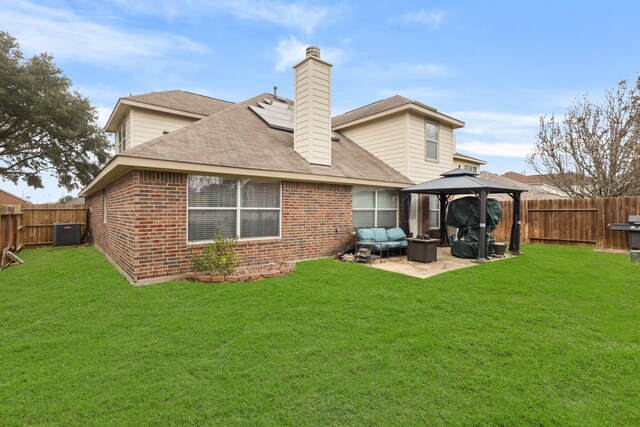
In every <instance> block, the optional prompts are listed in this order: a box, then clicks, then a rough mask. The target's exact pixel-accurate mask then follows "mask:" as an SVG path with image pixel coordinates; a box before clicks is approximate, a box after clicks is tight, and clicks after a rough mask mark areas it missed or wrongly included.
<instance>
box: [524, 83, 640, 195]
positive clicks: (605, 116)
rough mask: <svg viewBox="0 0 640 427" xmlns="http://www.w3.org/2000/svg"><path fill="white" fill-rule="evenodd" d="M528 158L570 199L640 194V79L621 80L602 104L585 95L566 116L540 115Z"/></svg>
mask: <svg viewBox="0 0 640 427" xmlns="http://www.w3.org/2000/svg"><path fill="white" fill-rule="evenodd" d="M527 162H528V163H529V164H530V165H531V166H532V167H533V169H534V170H535V171H536V172H538V173H541V174H549V175H548V181H549V184H551V185H553V186H555V187H556V188H558V189H560V190H562V191H563V192H564V193H566V194H567V195H569V196H570V197H574V198H581V197H616V196H628V195H637V194H640V78H638V81H637V82H636V84H635V85H633V84H632V85H629V84H628V83H627V82H626V81H622V82H620V84H619V85H618V87H617V88H616V89H614V90H608V91H607V92H606V95H605V98H604V101H603V102H602V103H601V104H597V103H593V102H591V101H589V100H588V99H587V97H586V96H585V97H583V98H581V99H580V100H578V101H577V102H576V103H575V104H574V105H573V106H571V107H570V108H569V109H568V111H567V113H566V115H565V117H564V119H561V120H558V119H556V117H555V116H553V115H552V116H551V117H550V118H547V117H546V116H545V117H542V118H540V131H539V133H538V138H537V142H536V145H535V149H534V151H533V153H532V154H531V155H529V156H528V157H527Z"/></svg>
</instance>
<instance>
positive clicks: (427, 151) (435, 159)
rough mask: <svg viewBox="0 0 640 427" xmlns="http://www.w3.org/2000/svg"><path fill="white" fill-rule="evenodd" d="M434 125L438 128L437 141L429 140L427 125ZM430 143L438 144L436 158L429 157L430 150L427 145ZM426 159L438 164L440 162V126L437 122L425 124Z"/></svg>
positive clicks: (426, 122) (426, 121) (427, 121)
mask: <svg viewBox="0 0 640 427" xmlns="http://www.w3.org/2000/svg"><path fill="white" fill-rule="evenodd" d="M430 124H431V125H434V126H435V127H436V139H435V140H433V139H429V133H428V132H427V125H430ZM429 142H435V143H436V157H435V158H431V157H429V155H428V153H429V150H428V149H427V144H428V143H429ZM424 158H425V160H427V161H429V162H437V161H439V160H440V125H439V124H438V123H436V122H431V121H429V120H425V122H424Z"/></svg>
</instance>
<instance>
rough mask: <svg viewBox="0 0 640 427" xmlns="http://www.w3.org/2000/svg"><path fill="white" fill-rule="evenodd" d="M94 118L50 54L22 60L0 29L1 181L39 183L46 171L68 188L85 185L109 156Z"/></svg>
mask: <svg viewBox="0 0 640 427" xmlns="http://www.w3.org/2000/svg"><path fill="white" fill-rule="evenodd" d="M96 120H97V114H96V110H95V108H94V107H93V106H92V105H91V103H90V102H89V100H88V99H87V98H85V97H83V96H82V95H80V94H79V93H78V92H76V91H71V80H69V79H68V78H67V77H65V76H64V75H63V74H62V70H60V69H59V68H57V67H56V66H55V64H54V63H53V58H52V57H51V56H50V55H48V54H40V55H36V56H34V57H32V58H29V59H24V57H23V55H22V52H21V50H20V46H19V45H18V42H17V41H16V39H15V38H13V37H11V36H10V35H9V34H8V33H5V32H2V31H0V180H6V181H11V182H13V183H17V182H18V181H25V182H26V183H27V184H28V185H29V186H31V187H34V188H41V187H42V175H43V174H44V173H50V174H52V175H54V176H56V177H57V179H58V183H59V184H60V186H61V187H64V188H66V189H67V190H69V191H71V190H73V189H75V188H78V187H79V186H81V185H86V184H88V183H89V182H90V181H91V179H93V177H94V176H95V175H96V174H97V172H98V171H99V170H100V168H101V166H102V165H103V164H104V163H105V162H106V161H107V158H108V156H109V144H108V141H107V138H106V136H105V133H104V132H103V131H102V130H101V129H100V127H99V126H98V125H97V123H96Z"/></svg>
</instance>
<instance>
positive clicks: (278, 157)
mask: <svg viewBox="0 0 640 427" xmlns="http://www.w3.org/2000/svg"><path fill="white" fill-rule="evenodd" d="M270 96H271V95H269V94H261V95H258V96H256V97H254V98H251V99H249V100H247V101H244V102H241V103H238V104H234V105H231V106H229V107H227V108H225V109H223V110H222V111H219V112H218V113H216V114H213V115H211V116H209V117H206V118H204V119H201V120H198V121H197V122H195V123H193V124H191V125H188V126H185V127H183V128H180V129H178V130H175V131H173V132H171V133H169V134H167V135H162V136H159V137H157V138H155V139H152V140H150V141H147V142H145V143H143V144H141V145H138V146H134V147H132V148H130V149H128V150H127V151H126V152H124V153H122V154H119V155H120V156H124V157H137V158H145V159H156V160H168V161H176V162H187V163H196V164H207V165H216V166H227V167H238V168H249V169H257V170H271V171H281V172H294V173H304V174H313V175H324V176H334V177H341V178H355V179H363V180H375V181H384V182H394V183H407V184H410V183H411V181H410V180H409V179H408V178H407V177H405V176H404V175H402V174H400V173H398V172H397V171H396V170H395V169H393V168H391V167H390V166H388V165H387V164H386V163H384V162H382V161H381V160H380V159H378V158H377V157H375V156H374V155H372V154H371V153H369V152H368V151H366V150H365V149H363V148H362V147H360V146H358V145H357V144H355V143H354V142H352V141H351V140H349V139H348V138H346V137H345V136H344V135H342V134H338V133H335V132H334V136H336V137H337V138H339V141H333V142H332V144H331V145H332V151H331V158H332V162H331V166H329V167H327V166H319V165H312V164H310V163H308V162H307V161H306V160H305V159H304V158H303V157H302V156H300V155H299V154H298V153H297V152H296V151H294V149H293V133H292V132H288V131H285V130H280V129H274V128H271V127H269V126H268V125H267V124H265V123H264V122H263V121H262V120H261V119H260V118H259V117H258V116H257V115H256V114H255V113H254V112H253V111H251V109H250V108H249V106H255V105H257V103H258V102H259V101H262V100H263V98H269V97H270Z"/></svg>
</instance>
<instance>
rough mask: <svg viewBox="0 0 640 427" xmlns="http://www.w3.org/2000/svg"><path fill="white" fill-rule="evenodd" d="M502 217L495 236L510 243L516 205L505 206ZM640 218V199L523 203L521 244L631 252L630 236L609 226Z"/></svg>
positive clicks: (534, 201)
mask: <svg viewBox="0 0 640 427" xmlns="http://www.w3.org/2000/svg"><path fill="white" fill-rule="evenodd" d="M502 208H503V214H502V219H501V220H500V224H498V229H497V230H496V231H495V232H494V236H495V237H496V240H498V241H505V242H508V241H509V236H510V233H511V220H512V218H513V216H512V209H513V202H512V201H503V202H502ZM639 214H640V196H632V197H613V198H606V199H554V200H523V201H522V202H521V217H522V218H521V221H520V222H521V225H520V230H521V231H520V236H521V241H522V242H527V243H553V244H566V245H592V246H596V247H598V248H609V249H628V248H629V243H628V240H627V233H623V232H620V231H611V230H610V229H609V224H612V223H626V222H627V220H628V217H629V215H639Z"/></svg>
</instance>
